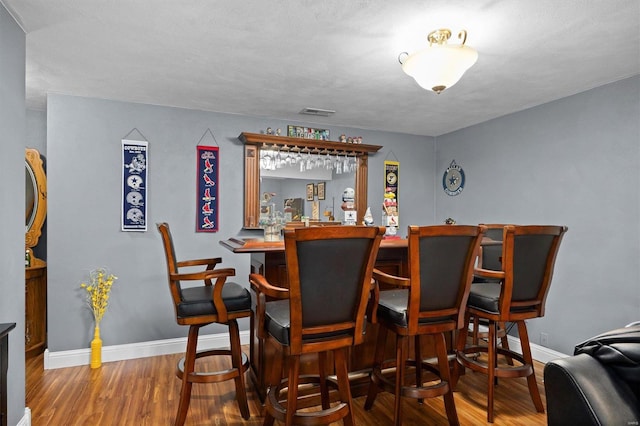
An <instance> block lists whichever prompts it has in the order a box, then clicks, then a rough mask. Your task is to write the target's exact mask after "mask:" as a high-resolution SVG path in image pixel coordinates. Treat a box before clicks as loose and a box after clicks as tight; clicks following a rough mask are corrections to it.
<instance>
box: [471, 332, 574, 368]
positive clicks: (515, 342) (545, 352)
mask: <svg viewBox="0 0 640 426" xmlns="http://www.w3.org/2000/svg"><path fill="white" fill-rule="evenodd" d="M479 330H480V332H483V333H486V332H488V331H489V330H488V328H487V326H485V325H480V327H479ZM470 332H471V331H470ZM507 339H508V340H509V348H510V349H511V350H513V351H514V352H517V353H519V354H520V355H522V347H521V346H520V339H519V338H517V337H514V336H511V335H507ZM529 347H530V348H531V357H532V358H533V359H534V360H536V361H538V362H542V363H543V364H546V363H547V362H549V361H553V360H554V359H558V358H566V357H568V356H569V355H567V354H563V353H562V352H557V351H554V350H553V349H549V348H547V347H544V346H540V345H536V344H535V343H531V342H529Z"/></svg>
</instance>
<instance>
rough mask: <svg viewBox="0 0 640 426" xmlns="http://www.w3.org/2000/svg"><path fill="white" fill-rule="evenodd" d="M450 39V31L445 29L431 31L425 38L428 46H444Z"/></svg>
mask: <svg viewBox="0 0 640 426" xmlns="http://www.w3.org/2000/svg"><path fill="white" fill-rule="evenodd" d="M449 38H451V30H449V29H447V28H441V29H439V30H435V31H431V32H430V33H429V35H428V36H427V40H429V44H434V43H435V44H444V43H446V41H447V40H449Z"/></svg>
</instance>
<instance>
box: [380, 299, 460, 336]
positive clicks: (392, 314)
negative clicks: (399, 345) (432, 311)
mask: <svg viewBox="0 0 640 426" xmlns="http://www.w3.org/2000/svg"><path fill="white" fill-rule="evenodd" d="M408 302H409V290H384V291H381V292H380V300H379V302H378V320H381V321H385V322H389V323H393V324H394V325H397V326H399V327H407V325H408V324H407V303H408ZM449 320H451V318H450V317H446V318H422V319H420V320H419V323H420V324H426V323H437V322H442V321H449Z"/></svg>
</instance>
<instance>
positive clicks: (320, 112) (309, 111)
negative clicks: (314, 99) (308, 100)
mask: <svg viewBox="0 0 640 426" xmlns="http://www.w3.org/2000/svg"><path fill="white" fill-rule="evenodd" d="M335 113H336V112H335V111H332V110H330V109H321V108H310V107H307V108H302V111H300V114H306V115H316V116H319V117H329V116H330V115H333V114H335Z"/></svg>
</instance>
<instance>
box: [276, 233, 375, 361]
mask: <svg viewBox="0 0 640 426" xmlns="http://www.w3.org/2000/svg"><path fill="white" fill-rule="evenodd" d="M383 234H384V228H378V227H364V226H336V227H334V226H322V227H310V228H296V229H287V230H285V255H286V261H287V271H288V274H289V292H290V296H289V304H290V310H289V312H290V320H291V346H292V347H291V350H292V352H295V351H296V349H295V348H294V345H295V343H294V342H295V340H296V339H295V338H294V336H297V335H300V336H302V342H301V343H307V342H308V341H311V340H314V339H317V338H319V337H320V336H323V337H327V336H331V337H335V336H337V335H340V334H345V336H346V337H347V338H348V339H353V343H352V344H356V343H360V341H361V340H362V333H363V327H364V324H365V318H364V316H365V310H366V304H367V301H368V298H369V293H370V291H371V275H372V271H373V266H374V263H375V259H376V256H377V253H378V247H379V245H380V241H381V239H382V235H383Z"/></svg>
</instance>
